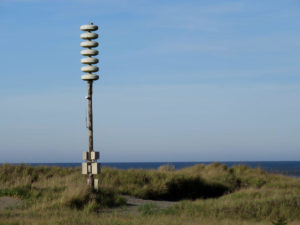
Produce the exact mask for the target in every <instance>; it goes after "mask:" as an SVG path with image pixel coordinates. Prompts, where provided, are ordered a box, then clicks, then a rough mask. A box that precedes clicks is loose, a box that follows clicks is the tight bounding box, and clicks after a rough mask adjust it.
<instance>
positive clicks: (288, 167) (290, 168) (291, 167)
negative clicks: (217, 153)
mask: <svg viewBox="0 0 300 225" xmlns="http://www.w3.org/2000/svg"><path fill="white" fill-rule="evenodd" d="M210 163H213V162H112V163H101V166H102V167H103V166H107V167H114V168H117V169H131V168H133V169H157V168H158V167H160V166H161V165H166V164H168V165H173V166H174V167H175V169H181V168H184V167H189V166H193V165H195V164H205V165H207V164H210ZM220 163H222V164H225V165H227V166H228V167H232V166H234V165H248V166H249V167H252V168H261V169H263V170H266V171H269V172H272V173H280V174H284V175H288V176H294V177H300V161H229V162H226V161H225V162H222V161H221V162H220ZM26 164H30V165H33V166H40V165H46V166H59V167H76V166H81V163H26Z"/></svg>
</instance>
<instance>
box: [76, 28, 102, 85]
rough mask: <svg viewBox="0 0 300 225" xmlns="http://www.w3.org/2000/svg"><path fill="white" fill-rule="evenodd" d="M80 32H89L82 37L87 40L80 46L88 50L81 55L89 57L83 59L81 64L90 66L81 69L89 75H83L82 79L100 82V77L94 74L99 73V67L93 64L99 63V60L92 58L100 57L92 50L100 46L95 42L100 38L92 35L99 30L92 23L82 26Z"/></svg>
mask: <svg viewBox="0 0 300 225" xmlns="http://www.w3.org/2000/svg"><path fill="white" fill-rule="evenodd" d="M80 30H82V31H87V32H86V33H82V34H81V35H80V38H81V39H84V40H86V41H83V42H81V43H80V46H81V47H83V48H87V49H85V50H82V51H81V52H80V54H81V55H83V56H87V57H86V58H83V59H81V63H82V64H88V65H86V66H83V67H81V71H82V72H85V73H87V74H84V75H82V76H81V79H82V80H85V81H94V80H98V79H99V76H98V75H97V74H93V73H94V72H97V71H98V70H99V68H98V67H97V66H93V64H97V63H98V59H97V58H93V57H92V56H96V55H98V51H97V50H95V49H92V48H95V47H97V46H98V42H96V41H93V40H94V39H97V38H98V34H96V33H92V31H96V30H98V26H96V25H94V24H93V23H90V24H88V25H82V26H80Z"/></svg>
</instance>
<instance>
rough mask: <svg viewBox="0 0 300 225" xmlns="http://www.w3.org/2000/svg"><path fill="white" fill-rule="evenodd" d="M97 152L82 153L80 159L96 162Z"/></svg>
mask: <svg viewBox="0 0 300 225" xmlns="http://www.w3.org/2000/svg"><path fill="white" fill-rule="evenodd" d="M99 156H100V154H99V152H83V153H82V159H83V160H97V159H99Z"/></svg>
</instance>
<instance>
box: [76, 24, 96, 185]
mask: <svg viewBox="0 0 300 225" xmlns="http://www.w3.org/2000/svg"><path fill="white" fill-rule="evenodd" d="M80 30H82V31H87V32H85V33H82V34H81V35H80V38H81V39H84V40H85V41H83V42H81V44H80V46H81V47H83V48H87V49H85V50H82V51H81V52H80V53H81V55H83V56H87V57H85V58H83V59H81V63H82V64H87V65H85V66H83V67H81V71H82V72H84V73H85V74H83V75H82V76H81V79H82V80H84V81H86V82H87V85H88V95H87V96H86V99H87V100H88V130H89V133H88V135H89V150H88V151H86V152H83V154H82V158H83V160H85V162H83V163H82V174H85V175H88V179H87V183H88V185H89V187H90V188H91V189H98V179H95V178H94V175H95V174H99V173H100V164H99V163H98V162H97V159H99V152H95V151H94V143H93V142H94V140H93V138H94V137H93V101H92V100H93V82H94V81H96V80H98V79H99V76H98V75H97V74H94V72H98V70H99V68H98V67H97V66H93V64H97V63H98V59H97V58H94V57H93V56H96V55H98V51H97V50H95V49H93V48H95V47H97V46H98V42H96V41H93V40H94V39H97V38H98V34H96V33H93V32H92V31H96V30H98V26H96V25H94V24H93V23H90V24H88V25H82V26H80Z"/></svg>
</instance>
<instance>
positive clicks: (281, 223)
mask: <svg viewBox="0 0 300 225" xmlns="http://www.w3.org/2000/svg"><path fill="white" fill-rule="evenodd" d="M272 224H273V225H287V224H288V223H287V219H286V218H285V217H283V216H281V217H279V218H278V219H277V220H274V221H272Z"/></svg>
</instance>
